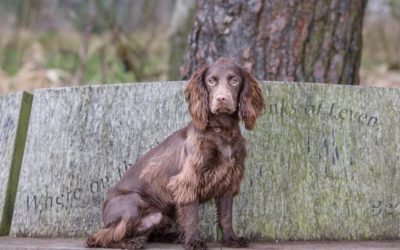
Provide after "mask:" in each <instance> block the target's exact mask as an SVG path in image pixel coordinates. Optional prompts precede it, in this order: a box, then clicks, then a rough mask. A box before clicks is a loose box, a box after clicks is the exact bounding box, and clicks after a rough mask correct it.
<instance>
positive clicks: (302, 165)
mask: <svg viewBox="0 0 400 250" xmlns="http://www.w3.org/2000/svg"><path fill="white" fill-rule="evenodd" d="M183 85H184V84H183V83H159V84H157V83H146V84H129V85H114V86H101V87H84V88H62V89H49V90H37V91H36V92H35V99H34V103H33V106H32V114H33V115H32V117H31V123H30V127H29V132H28V137H27V145H26V150H25V156H24V161H23V164H22V171H21V180H20V186H19V190H18V195H17V203H16V209H15V213H14V219H13V224H12V234H13V235H18V236H52V237H54V236H85V235H87V234H89V233H92V232H93V231H95V230H96V229H98V228H99V227H100V210H101V203H102V200H103V197H104V193H105V191H106V189H107V188H108V187H109V186H110V185H112V184H113V183H114V182H115V181H116V180H117V179H118V178H119V176H120V174H122V173H123V172H124V171H125V168H126V167H129V164H132V163H133V162H134V161H135V160H136V159H137V157H139V156H141V155H142V154H144V153H145V152H146V151H147V150H148V149H150V148H151V147H152V146H154V145H155V144H157V143H158V142H159V141H161V140H163V139H164V138H165V137H167V136H168V135H169V134H171V133H172V132H173V131H175V130H177V129H178V128H180V127H182V126H184V125H185V124H186V123H187V121H189V117H188V114H187V111H186V104H185V102H184V100H183V93H182V92H183ZM263 88H264V93H265V97H266V99H267V107H266V112H265V115H264V116H263V117H262V118H261V119H260V120H259V122H258V124H257V127H256V129H255V130H254V131H253V132H251V133H247V132H246V133H245V135H246V137H247V138H248V141H249V159H248V162H247V172H246V177H245V180H244V183H243V185H242V191H241V195H240V196H239V197H238V198H237V203H236V205H235V211H234V214H235V219H234V222H235V227H236V228H237V231H238V232H239V233H240V234H241V235H247V236H250V237H251V238H252V239H256V240H257V239H264V240H265V239H268V240H269V239H281V240H287V239H299V240H300V239H376V238H400V228H399V227H398V225H399V224H400V203H399V202H400V197H399V193H400V182H399V179H400V171H399V168H400V166H399V162H400V161H399V160H400V159H399V158H400V150H399V149H400V148H399V147H400V138H399V137H400V131H399V130H400V127H399V122H400V117H399V113H400V90H395V89H377V88H363V87H351V86H333V85H322V84H282V83H267V84H263ZM205 210H206V212H204V213H203V222H202V234H203V235H205V236H207V237H208V238H214V237H215V236H216V235H217V234H218V233H217V230H216V219H215V216H211V214H212V212H213V210H214V209H213V207H212V206H207V207H205Z"/></svg>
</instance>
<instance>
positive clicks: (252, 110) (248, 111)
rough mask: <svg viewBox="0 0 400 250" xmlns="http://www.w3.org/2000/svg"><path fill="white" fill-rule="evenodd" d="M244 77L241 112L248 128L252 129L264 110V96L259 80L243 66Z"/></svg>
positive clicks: (240, 102) (240, 103)
mask: <svg viewBox="0 0 400 250" xmlns="http://www.w3.org/2000/svg"><path fill="white" fill-rule="evenodd" d="M241 74H242V79H243V87H242V92H241V94H240V100H239V114H240V117H241V118H242V120H243V122H244V125H245V127H246V129H247V130H252V129H253V128H254V125H255V123H256V120H257V117H258V116H260V115H261V113H262V112H263V110H264V105H265V101H264V97H263V94H262V90H261V88H260V85H259V84H258V82H257V80H256V79H255V78H254V77H253V76H252V75H251V74H250V73H249V72H248V71H247V70H246V69H242V68H241Z"/></svg>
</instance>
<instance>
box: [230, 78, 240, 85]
mask: <svg viewBox="0 0 400 250" xmlns="http://www.w3.org/2000/svg"><path fill="white" fill-rule="evenodd" d="M229 83H230V84H232V85H238V84H239V79H237V78H236V77H234V78H232V79H231V80H230V81H229Z"/></svg>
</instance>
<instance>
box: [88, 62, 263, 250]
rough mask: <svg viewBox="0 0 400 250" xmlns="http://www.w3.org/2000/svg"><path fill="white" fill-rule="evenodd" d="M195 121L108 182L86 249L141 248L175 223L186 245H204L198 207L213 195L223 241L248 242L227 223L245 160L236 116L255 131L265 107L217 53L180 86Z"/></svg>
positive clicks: (242, 73) (255, 89) (248, 80)
mask: <svg viewBox="0 0 400 250" xmlns="http://www.w3.org/2000/svg"><path fill="white" fill-rule="evenodd" d="M185 96H186V100H187V102H188V104H189V112H190V115H191V117H192V121H191V122H190V123H189V124H188V125H187V126H186V127H184V128H182V129H180V130H179V131H177V132H175V133H174V134H172V135H171V136H169V137H168V138H167V139H165V140H164V141H163V142H162V143H161V144H159V145H158V146H156V147H155V148H153V149H152V150H150V151H149V152H148V153H146V154H145V155H144V156H143V157H141V158H140V159H139V160H138V161H137V162H136V163H135V164H134V165H133V166H132V167H131V168H130V169H129V170H128V171H127V172H126V173H125V175H124V176H123V177H122V178H121V180H120V181H119V182H118V183H117V184H116V185H115V186H114V187H112V188H111V189H110V190H109V191H108V193H107V196H106V200H105V202H104V205H103V223H104V228H103V229H100V230H99V231H98V232H97V233H95V234H94V235H93V236H91V237H89V238H88V239H87V241H86V244H87V246H88V247H112V248H115V247H116V248H128V249H138V248H141V247H143V246H144V244H145V242H146V241H147V240H149V237H150V239H152V238H156V239H164V240H165V239H166V238H169V239H171V236H173V234H172V235H171V234H167V233H166V230H167V229H168V228H169V227H170V226H171V224H172V223H173V222H174V221H176V222H177V223H178V225H179V227H180V230H181V232H182V235H181V236H182V237H181V241H182V242H183V244H184V247H185V249H207V246H206V244H205V243H204V242H203V241H202V240H201V239H200V237H199V233H198V224H199V204H200V203H204V202H206V201H209V200H211V199H214V200H215V205H216V207H217V212H218V219H219V225H220V227H221V229H222V232H223V243H224V245H226V246H231V247H245V246H247V244H248V243H247V240H246V239H244V238H242V237H238V236H236V234H235V233H234V231H233V228H232V204H233V197H234V196H235V195H237V194H238V193H239V189H240V182H241V181H242V179H243V174H244V163H245V158H246V139H245V138H244V137H243V136H242V134H241V132H240V127H239V121H240V119H241V120H242V121H243V122H244V124H245V127H246V129H248V130H252V129H253V127H254V125H255V122H256V119H257V117H258V116H259V115H260V114H261V113H262V111H263V109H264V98H263V95H262V91H261V89H260V86H259V84H258V83H257V81H256V80H255V79H254V78H253V77H252V76H251V75H250V73H248V72H247V71H246V70H244V69H242V68H241V67H239V66H237V65H236V64H234V63H233V62H232V61H230V60H228V59H224V58H220V59H219V60H218V61H216V62H214V63H213V64H211V65H210V66H207V67H204V68H202V69H200V70H197V71H196V72H195V73H194V74H193V75H192V77H191V79H190V80H189V83H188V85H187V87H186V89H185Z"/></svg>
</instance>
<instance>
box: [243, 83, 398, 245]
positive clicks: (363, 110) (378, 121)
mask: <svg viewBox="0 0 400 250" xmlns="http://www.w3.org/2000/svg"><path fill="white" fill-rule="evenodd" d="M264 90H265V92H264V93H265V97H266V99H267V102H268V105H267V108H266V113H265V115H264V116H263V117H262V119H261V120H260V121H259V123H258V125H257V128H256V129H255V131H254V132H253V133H249V134H248V135H247V138H248V139H249V160H248V162H247V166H248V168H247V173H246V179H245V182H244V183H243V185H242V190H241V193H242V195H241V196H240V197H239V199H238V201H239V202H238V203H237V204H238V205H237V206H236V217H235V218H236V223H235V224H236V227H237V228H239V232H241V233H243V234H246V235H249V236H251V238H253V239H282V240H289V239H290V240H293V239H301V240H303V239H344V240H347V239H377V238H384V239H389V238H397V239H398V238H400V227H399V225H400V196H399V194H400V165H399V164H400V126H399V124H400V90H399V89H383V88H365V87H351V86H332V85H321V84H267V85H264Z"/></svg>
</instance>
